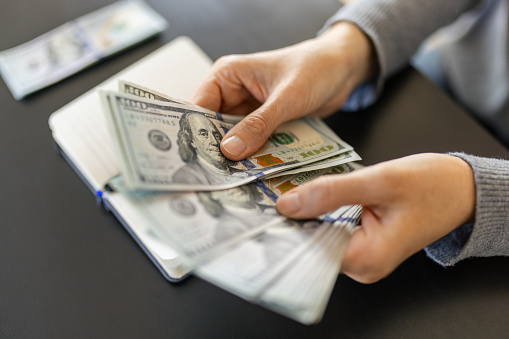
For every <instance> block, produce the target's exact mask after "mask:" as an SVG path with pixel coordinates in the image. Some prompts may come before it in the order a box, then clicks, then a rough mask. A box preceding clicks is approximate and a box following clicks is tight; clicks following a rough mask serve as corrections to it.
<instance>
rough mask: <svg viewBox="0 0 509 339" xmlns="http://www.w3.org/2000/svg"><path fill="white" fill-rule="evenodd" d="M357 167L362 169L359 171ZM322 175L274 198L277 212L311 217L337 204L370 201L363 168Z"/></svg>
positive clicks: (293, 216)
mask: <svg viewBox="0 0 509 339" xmlns="http://www.w3.org/2000/svg"><path fill="white" fill-rule="evenodd" d="M361 171H362V172H363V173H361ZM357 172H358V173H350V174H341V175H326V176H323V177H320V178H318V179H315V180H312V181H310V182H309V183H306V184H304V185H302V186H300V187H297V188H294V189H293V190H291V191H290V192H288V193H285V194H283V195H282V196H281V197H280V198H279V199H278V200H277V202H276V207H277V209H278V211H279V213H281V214H283V215H286V216H288V217H291V218H296V219H306V218H313V217H317V216H319V215H322V214H324V213H326V212H329V211H333V210H335V209H337V208H338V207H340V206H344V205H353V204H361V205H364V204H371V203H372V202H371V201H369V199H370V198H371V197H373V196H372V195H371V192H370V189H369V187H368V185H367V183H368V182H369V179H368V178H367V177H366V175H365V174H364V172H365V171H363V170H358V171H357Z"/></svg>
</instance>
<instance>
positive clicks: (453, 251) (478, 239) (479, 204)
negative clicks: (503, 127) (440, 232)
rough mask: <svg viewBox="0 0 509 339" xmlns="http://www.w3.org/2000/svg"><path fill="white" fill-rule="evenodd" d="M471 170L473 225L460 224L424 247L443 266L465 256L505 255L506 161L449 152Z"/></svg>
mask: <svg viewBox="0 0 509 339" xmlns="http://www.w3.org/2000/svg"><path fill="white" fill-rule="evenodd" d="M451 155H454V156H457V157H459V158H461V159H463V160H465V161H466V162H467V163H468V164H469V165H470V166H471V167H472V170H473V171H474V177H475V185H476V208H475V221H474V224H473V225H463V226H461V227H459V228H457V229H456V230H454V231H453V232H451V233H449V234H448V235H446V236H445V237H443V238H441V239H439V240H437V241H435V242H434V243H432V244H431V245H429V246H428V247H426V248H425V251H426V253H427V255H428V256H429V257H430V258H432V259H433V260H435V261H436V262H437V263H439V264H441V265H443V266H452V265H454V264H455V263H457V262H458V261H460V260H463V259H466V258H469V257H489V256H509V161H507V160H500V159H488V158H480V157H476V156H473V155H467V154H464V153H452V154H451Z"/></svg>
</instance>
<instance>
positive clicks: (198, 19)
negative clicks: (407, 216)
mask: <svg viewBox="0 0 509 339" xmlns="http://www.w3.org/2000/svg"><path fill="white" fill-rule="evenodd" d="M111 2H112V1H109V0H88V1H76V0H46V1H36V0H16V1H13V0H12V1H11V0H2V2H1V3H0V9H1V10H0V50H3V49H7V48H10V47H14V46H16V45H18V44H21V43H23V42H26V41H28V40H30V39H32V38H34V37H36V36H38V35H40V34H42V33H45V32H47V31H49V30H50V29H53V28H55V27H57V26H59V25H61V24H63V23H64V22H67V21H69V20H71V19H74V18H76V17H79V16H81V15H83V14H86V13H88V12H90V11H92V10H95V9H98V8H100V7H102V6H104V5H107V4H109V3H111ZM148 3H149V4H150V5H152V7H154V8H155V9H156V10H157V11H159V12H160V13H161V14H162V15H163V16H164V17H166V18H167V19H168V20H169V23H170V25H169V27H168V29H167V30H166V31H165V32H164V33H163V34H161V35H160V36H159V37H157V38H156V39H152V40H150V41H148V42H146V43H144V44H142V45H140V46H138V47H136V48H134V49H131V50H129V51H126V52H124V53H122V54H120V55H117V56H115V57H113V58H110V59H108V60H105V61H103V62H101V63H99V64H97V65H95V66H93V67H91V68H90V69H88V70H86V71H84V72H81V73H79V74H77V75H75V76H72V77H71V78H68V79H66V80H64V81H62V82H60V83H58V84H56V85H54V86H52V87H50V88H48V89H45V90H43V91H41V92H39V93H37V94H34V95H32V96H30V97H29V98H27V99H25V100H22V101H19V102H17V101H15V100H14V99H13V98H12V96H11V94H10V92H9V91H8V89H7V87H6V86H5V84H4V83H3V81H2V82H0V103H1V106H0V107H1V112H0V115H1V119H2V120H1V121H2V123H1V124H0V145H1V147H2V151H1V152H2V154H1V157H0V161H1V166H0V337H2V338H117V337H122V338H162V337H165V338H176V337H179V338H215V337H218V338H219V337H220V338H223V337H225V338H238V337H239V338H240V337H262V338H263V337H287V338H296V337H305V338H309V337H316V338H330V337H333V338H338V337H347V338H348V337H360V338H371V337H376V338H393V337H405V338H413V337H446V338H459V337H466V338H471V337H479V338H480V337H483V338H497V337H498V338H502V337H507V336H508V335H509V321H508V319H509V269H508V267H509V266H508V264H509V258H478V259H471V260H466V261H464V262H461V263H459V264H457V265H456V266H455V267H452V268H447V269H445V268H442V267H440V266H438V265H437V264H435V263H434V262H432V261H431V260H430V259H428V258H426V257H425V255H424V254H423V252H419V253H417V254H416V255H414V256H413V257H411V258H410V259H408V260H407V261H406V262H404V263H403V264H402V265H401V266H400V267H399V268H398V269H397V270H396V271H395V272H394V273H393V274H391V275H390V276H389V277H387V278H386V279H384V280H382V281H380V282H378V283H376V284H372V285H362V284H359V283H356V282H354V281H352V280H350V279H349V278H347V277H344V276H340V277H339V278H338V281H337V283H336V286H335V289H334V292H333V294H332V297H331V299H330V302H329V305H328V309H327V311H326V313H325V316H324V319H323V320H322V322H321V323H320V324H318V325H313V326H304V325H300V324H298V323H296V322H294V321H292V320H289V319H286V318H284V317H282V316H279V315H277V314H274V313H272V312H270V311H267V310H265V309H263V308H261V307H258V306H256V305H252V304H250V303H248V302H245V301H243V300H241V299H239V298H237V297H235V296H233V295H231V294H229V293H227V292H224V291H222V290H221V289H219V288H217V287H215V286H213V285H211V284H209V283H207V282H204V281H202V280H200V279H199V278H195V277H191V278H189V279H187V280H186V281H184V282H182V283H180V284H171V283H169V282H167V281H166V280H165V279H164V278H163V277H162V276H161V274H160V273H159V271H158V270H157V268H156V267H155V266H154V265H153V264H152V263H151V262H150V260H149V258H148V257H146V256H145V255H144V253H143V252H142V250H141V249H140V248H139V247H138V245H137V244H136V243H135V241H134V240H133V239H132V238H131V237H130V236H129V234H128V233H127V232H126V231H125V230H124V229H123V228H122V226H121V225H120V223H118V222H117V221H116V219H115V218H114V217H113V216H112V215H111V214H109V213H108V212H106V211H104V210H103V209H101V208H99V207H98V206H96V204H95V200H94V198H93V197H92V196H91V194H90V191H89V190H88V189H87V187H86V186H85V185H84V184H83V182H81V181H80V179H79V178H78V177H77V176H76V175H75V173H74V172H73V171H72V169H71V168H70V167H69V166H68V165H67V163H66V162H65V161H64V160H63V159H62V158H61V157H59V156H58V155H57V153H56V152H55V150H54V149H53V145H52V138H51V133H50V130H49V127H48V123H47V121H48V118H49V115H50V114H51V113H52V112H53V111H55V110H56V109H58V108H60V107H61V106H63V105H64V104H66V103H67V102H69V101H71V100H73V99H74V98H76V97H77V96H79V95H80V94H82V93H83V92H85V91H86V90H88V89H90V88H92V87H93V86H95V85H97V84H98V83H100V82H102V81H103V80H105V79H107V78H108V77H110V76H111V75H113V74H115V73H117V72H118V71H120V70H121V69H123V68H124V67H126V66H127V65H129V64H131V63H132V62H134V61H136V60H137V59H139V58H140V57H142V56H144V55H146V54H148V53H150V52H151V51H153V50H155V49H156V48H158V47H160V46H162V45H163V44H164V43H166V42H169V41H171V40H172V39H173V38H175V37H177V36H179V35H187V36H190V37H191V38H192V39H193V40H194V41H195V42H196V43H197V44H198V45H199V46H200V47H201V48H202V49H203V50H204V51H205V52H206V53H207V54H208V55H209V56H210V57H211V58H212V59H216V58H218V57H219V56H221V55H224V54H229V53H248V52H256V51H260V50H267V49H273V48H278V47H282V46H285V45H290V44H293V43H296V42H299V41H301V40H304V39H307V38H311V37H313V36H314V35H315V34H316V32H317V31H318V30H319V29H320V27H321V26H322V24H323V22H324V21H325V20H326V19H327V18H328V17H329V16H330V15H331V14H332V13H333V12H334V11H335V10H336V9H337V8H338V6H339V5H338V2H337V1H336V0H315V1H303V0H284V1H268V0H263V1H239V0H207V1H206V0H148ZM327 122H328V123H329V124H330V125H331V126H332V127H333V128H334V129H335V130H336V131H337V132H338V134H339V135H340V136H341V137H342V138H344V139H345V140H346V141H347V142H349V143H350V144H352V145H353V146H354V147H355V149H356V150H357V151H358V153H359V154H360V155H361V156H362V157H363V159H364V160H363V163H364V164H366V165H368V164H374V163H377V162H380V161H383V160H387V159H391V158H395V157H400V156H404V155H408V154H412V153H418V152H429V151H433V152H448V151H465V152H469V153H474V154H478V155H482V156H496V157H503V158H509V154H508V152H507V151H506V150H505V149H504V147H502V146H501V145H500V144H499V143H498V142H497V141H496V140H495V139H493V138H492V137H491V136H490V135H489V134H488V133H487V132H486V131H485V130H484V129H483V128H482V127H480V126H479V125H478V124H477V123H476V122H475V121H474V120H473V119H472V118H470V117H469V116H468V115H467V114H466V113H465V112H464V111H462V110H461V109H460V108H459V107H458V106H456V105H455V104H454V103H453V102H452V101H451V100H449V99H448V98H447V97H446V96H445V95H444V94H442V93H441V92H440V91H439V90H438V89H437V88H435V87H434V86H433V85H432V84H431V83H430V82H428V81H427V80H425V79H424V78H423V77H422V76H420V75H419V74H418V73H417V72H415V71H414V70H412V69H410V68H409V69H407V70H405V71H404V72H402V73H400V74H399V75H398V76H396V77H395V78H394V79H392V80H391V81H390V82H389V83H388V84H387V86H386V89H385V92H384V95H383V97H382V99H381V100H380V101H379V102H378V103H377V104H376V105H375V106H373V107H372V108H370V109H368V110H365V111H363V112H356V113H338V114H336V115H335V116H333V117H332V118H329V119H327Z"/></svg>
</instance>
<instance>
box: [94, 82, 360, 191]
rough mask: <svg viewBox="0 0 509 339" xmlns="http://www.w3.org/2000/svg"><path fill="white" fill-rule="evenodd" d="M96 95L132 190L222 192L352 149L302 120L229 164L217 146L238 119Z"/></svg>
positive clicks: (180, 106)
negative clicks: (240, 159)
mask: <svg viewBox="0 0 509 339" xmlns="http://www.w3.org/2000/svg"><path fill="white" fill-rule="evenodd" d="M100 95H101V98H102V101H103V107H104V111H105V114H106V116H107V120H108V121H109V125H110V127H111V132H112V138H113V141H114V143H115V145H116V147H117V150H118V155H119V162H120V168H121V173H122V174H123V175H124V180H125V182H126V185H127V186H129V187H131V188H137V189H144V190H166V191H197V190H220V189H227V188H231V187H236V186H240V185H243V184H246V183H248V182H251V181H254V180H256V179H259V178H262V177H264V176H267V175H269V174H272V173H276V172H280V171H283V170H287V169H290V168H295V167H299V166H302V165H305V164H309V163H312V162H316V161H318V160H323V159H326V158H330V157H332V156H336V155H338V154H341V153H344V152H348V151H351V150H352V147H351V146H350V145H348V144H347V143H345V142H344V141H342V140H341V139H339V137H337V138H335V140H332V139H331V138H329V137H327V136H325V135H324V134H322V133H320V131H319V130H317V129H316V128H315V127H314V125H315V124H313V123H312V121H313V120H314V119H313V118H307V117H306V118H301V119H298V120H294V121H290V122H287V123H285V124H282V125H281V126H279V127H278V128H277V129H276V131H275V132H274V133H273V134H272V136H271V137H270V138H269V140H268V141H267V142H266V143H265V144H264V145H263V146H262V147H261V148H260V149H259V150H258V151H257V152H256V153H255V154H253V155H251V156H250V157H248V158H247V159H244V160H242V161H239V162H232V161H230V160H228V159H226V158H225V157H224V156H223V154H222V153H221V150H220V148H219V143H220V141H221V139H222V138H223V136H224V134H225V133H226V132H227V131H228V130H229V129H230V128H232V127H233V126H234V125H235V124H236V123H238V122H239V121H240V120H241V117H238V116H231V115H226V114H220V113H213V114H212V113H211V111H209V110H205V109H201V108H199V107H197V106H189V105H183V104H179V103H174V102H162V101H155V100H150V99H145V98H141V97H136V96H133V95H129V94H122V93H117V92H111V91H102V92H101V93H100Z"/></svg>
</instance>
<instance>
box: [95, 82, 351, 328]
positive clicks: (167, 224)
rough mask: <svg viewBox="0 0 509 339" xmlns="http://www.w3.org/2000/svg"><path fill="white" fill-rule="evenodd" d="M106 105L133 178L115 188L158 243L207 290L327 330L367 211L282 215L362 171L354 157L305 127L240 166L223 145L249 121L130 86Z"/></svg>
mask: <svg viewBox="0 0 509 339" xmlns="http://www.w3.org/2000/svg"><path fill="white" fill-rule="evenodd" d="M100 95H101V99H102V102H103V107H104V113H105V114H106V117H107V120H108V122H109V127H110V130H111V134H112V139H113V142H114V144H115V145H116V150H117V153H118V159H119V164H120V169H121V176H119V177H117V178H114V179H113V180H112V181H111V182H110V186H111V187H112V188H113V189H114V190H115V191H119V192H121V193H122V194H125V196H126V197H128V199H129V200H130V202H131V204H133V205H134V206H135V207H136V208H138V209H139V210H142V211H143V213H144V214H145V216H146V218H147V219H148V220H149V221H150V223H151V225H152V229H153V233H154V234H153V235H154V236H155V237H157V238H158V240H159V241H161V242H164V243H166V244H167V245H169V246H170V247H172V248H173V249H174V250H175V251H177V253H178V254H179V256H180V257H181V259H182V261H183V262H184V264H185V266H186V267H187V268H189V269H190V270H192V271H193V272H194V273H195V274H196V275H198V276H200V277H202V278H203V279H206V280H208V281H210V282H212V283H214V284H216V285H218V286H220V287H221V288H223V289H225V290H228V291H230V292H232V293H234V294H236V295H238V296H240V297H241V298H244V299H246V300H249V301H251V302H254V303H257V304H260V305H263V306H265V307H267V308H269V309H272V310H273V311H276V312H278V313H280V314H283V315H285V316H287V317H290V318H292V319H295V320H297V321H299V322H302V323H305V324H311V323H316V322H318V321H319V320H320V319H321V318H322V316H323V313H324V311H325V309H326V306H327V302H328V300H329V297H330V294H331V292H332V289H333V287H334V285H335V281H336V277H337V275H338V273H339V269H340V263H341V259H342V254H343V252H344V250H345V247H346V244H347V242H348V240H349V237H350V235H351V232H352V230H353V228H354V227H355V225H356V224H357V222H358V220H359V218H360V213H361V207H360V206H343V207H341V208H339V209H338V210H336V211H333V212H331V213H328V214H326V215H323V216H321V217H320V218H317V219H314V220H306V221H295V220H289V219H286V218H284V217H282V216H280V215H278V213H277V211H276V208H275V201H276V199H277V198H278V197H279V196H280V195H281V194H283V193H285V192H287V191H289V190H291V189H292V188H294V187H297V186H299V185H301V184H303V183H305V182H307V181H309V180H312V179H313V178H316V177H318V176H320V175H328V174H341V173H347V172H350V171H353V170H355V169H357V168H359V167H360V165H358V164H356V163H354V161H356V160H360V157H359V156H358V155H357V154H356V153H355V152H354V151H353V149H352V147H351V146H350V145H348V144H347V143H345V142H344V141H343V140H341V139H340V138H339V137H338V136H337V135H336V134H335V133H334V132H333V131H332V130H330V129H329V128H328V127H327V126H326V125H325V124H324V123H323V122H322V121H321V120H319V119H316V118H309V117H305V118H301V119H298V120H294V121H290V122H287V123H284V124H282V125H281V126H280V127H278V128H277V129H276V131H275V132H274V133H273V134H272V136H271V137H270V138H269V140H268V141H267V142H266V143H265V144H264V145H263V147H262V148H261V149H260V150H258V151H257V152H256V153H255V154H253V155H252V156H250V157H248V158H246V159H244V160H242V161H238V162H234V161H230V160H228V159H226V158H225V157H224V156H223V155H222V153H221V151H220V148H219V144H220V141H221V139H222V138H223V136H224V135H225V133H226V132H227V131H228V130H229V129H230V128H232V127H233V126H234V125H235V124H236V123H237V122H239V121H240V120H241V117H237V116H232V115H226V114H220V113H216V112H213V111H210V110H206V109H203V108H201V107H198V106H195V105H192V104H190V103H187V102H184V101H181V100H178V99H174V98H171V97H169V96H167V95H165V94H162V93H158V92H156V91H154V90H151V89H148V88H145V87H142V86H139V85H137V84H133V83H129V82H125V81H120V82H119V91H118V92H112V91H102V92H100Z"/></svg>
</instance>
